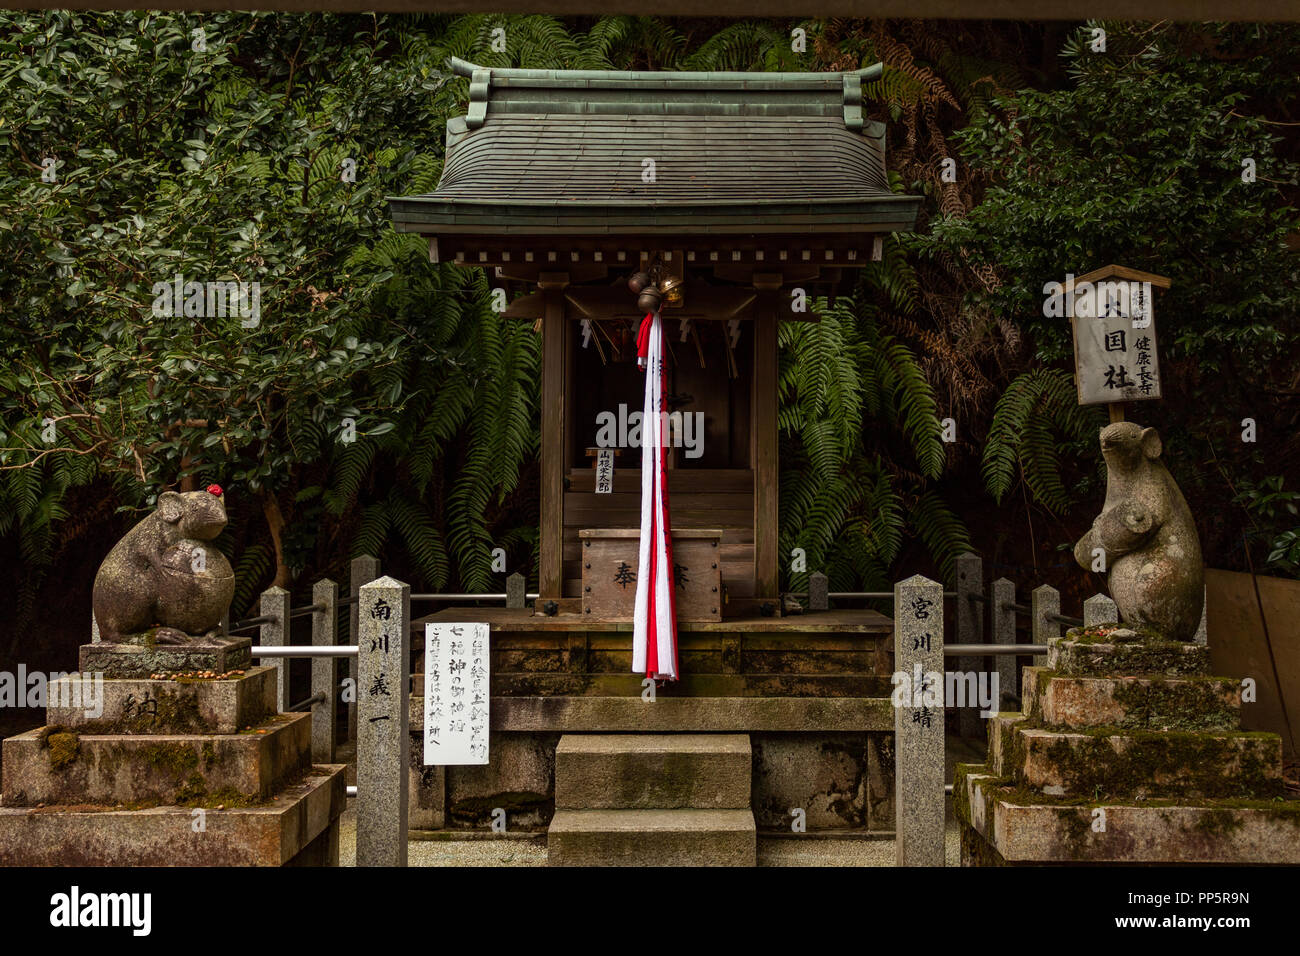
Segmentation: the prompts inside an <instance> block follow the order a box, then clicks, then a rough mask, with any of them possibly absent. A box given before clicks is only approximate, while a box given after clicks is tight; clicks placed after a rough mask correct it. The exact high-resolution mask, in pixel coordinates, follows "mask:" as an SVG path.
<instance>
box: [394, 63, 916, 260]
mask: <svg viewBox="0 0 1300 956" xmlns="http://www.w3.org/2000/svg"><path fill="white" fill-rule="evenodd" d="M452 65H453V69H454V70H455V71H456V72H458V73H461V74H462V75H466V76H469V77H470V80H471V82H470V103H469V112H468V114H467V115H466V116H464V117H456V118H453V119H452V120H450V121H448V123H447V150H446V158H445V162H444V166H443V171H442V178H441V180H440V181H439V183H438V188H437V189H436V190H435V191H434V192H432V193H430V194H428V195H426V196H404V197H398V198H394V199H391V200H390V203H391V207H392V212H393V219H394V222H395V223H396V224H397V227H398V228H399V229H401V230H403V231H416V232H422V233H429V234H432V235H447V236H450V235H457V234H467V233H480V234H481V233H489V232H490V233H509V234H571V235H592V234H601V233H628V232H643V233H654V232H673V233H703V232H709V231H711V230H712V229H714V228H718V227H725V228H727V229H728V231H736V230H737V228H743V229H744V230H745V231H752V232H755V233H778V232H779V233H813V232H819V231H833V232H839V233H842V232H879V231H886V230H894V229H909V228H911V227H912V225H913V224H914V222H915V219H916V213H917V209H918V208H919V205H920V198H919V197H911V196H901V195H896V194H894V193H892V192H890V190H889V187H888V182H887V179H886V175H885V143H884V128H883V126H882V125H881V124H878V123H869V122H864V121H863V118H862V110H861V103H862V91H861V85H862V82H863V81H864V80H871V79H873V78H875V77H878V76H879V75H880V66H879V64H877V65H876V66H874V67H870V68H867V69H865V70H858V71H856V72H853V73H671V72H612V71H611V72H600V71H584V70H517V69H492V70H488V69H485V68H482V67H477V66H475V65H473V64H469V63H464V62H463V61H459V60H454V61H453V64H452ZM650 161H652V162H653V180H652V181H646V179H648V178H649V177H648V175H647V170H648V169H649V164H650ZM750 226H752V229H750V228H748V227H750Z"/></svg>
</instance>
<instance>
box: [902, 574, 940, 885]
mask: <svg viewBox="0 0 1300 956" xmlns="http://www.w3.org/2000/svg"><path fill="white" fill-rule="evenodd" d="M893 680H894V814H895V817H894V819H895V822H894V831H895V843H894V846H895V860H896V862H897V864H898V865H899V866H943V864H944V829H943V827H944V805H945V795H944V791H943V779H944V762H943V755H944V721H943V708H944V703H945V700H944V691H945V686H944V685H945V681H944V657H943V585H941V584H939V583H938V582H936V581H931V580H929V579H928V578H924V577H921V576H920V575H919V574H918V575H915V576H913V577H910V578H908V579H907V580H906V581H900V582H898V583H897V584H895V585H894V677H893Z"/></svg>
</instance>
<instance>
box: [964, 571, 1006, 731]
mask: <svg viewBox="0 0 1300 956" xmlns="http://www.w3.org/2000/svg"><path fill="white" fill-rule="evenodd" d="M954 564H955V568H956V574H957V599H956V603H955V606H954V609H953V614H954V620H953V625H954V628H955V630H954V642H955V643H957V644H983V643H984V604H983V602H981V601H978V600H976V599H975V598H974V597H973V595H979V596H980V597H983V595H984V562H983V560H982V559H981V558H980V556H979V555H977V554H971V553H970V552H969V551H967V552H966V553H965V554H961V555H958V556H957V560H956V562H954ZM987 663H988V661H987V659H986V658H983V657H959V658H957V669H958V670H960V671H964V672H966V673H968V674H969V673H974V674H978V673H980V672H981V671H983V670H984V669H985V667H986V666H987ZM993 708H994V710H998V709H1000V708H999V707H998V703H997V701H994V704H993ZM957 729H958V731H959V732H960V733H961V735H962V736H963V737H983V736H984V735H985V733H986V728H985V726H984V721H983V720H982V719H981V718H980V714H979V708H978V707H962V708H961V709H960V710H958V711H957Z"/></svg>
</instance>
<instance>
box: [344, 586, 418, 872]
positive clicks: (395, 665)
mask: <svg viewBox="0 0 1300 956" xmlns="http://www.w3.org/2000/svg"><path fill="white" fill-rule="evenodd" d="M360 598H361V599H360V601H359V602H358V605H359V607H358V611H359V615H358V620H359V623H360V629H359V631H358V633H357V866H406V839H407V818H406V813H407V809H408V806H409V800H410V794H409V791H408V789H407V780H406V775H407V765H408V764H409V762H410V755H411V732H410V726H411V715H410V710H411V707H410V696H411V657H410V647H411V633H410V631H411V588H410V586H409V585H406V584H403V583H402V582H401V581H397V580H394V579H393V578H391V577H382V578H380V579H379V580H377V581H371V582H370V583H369V584H363V585H362V586H361V589H360Z"/></svg>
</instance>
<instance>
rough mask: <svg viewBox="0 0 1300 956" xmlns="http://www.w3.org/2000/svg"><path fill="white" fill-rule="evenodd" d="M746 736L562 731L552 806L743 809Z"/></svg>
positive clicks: (749, 770) (749, 762) (749, 764)
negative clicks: (575, 732)
mask: <svg viewBox="0 0 1300 956" xmlns="http://www.w3.org/2000/svg"><path fill="white" fill-rule="evenodd" d="M752 775H753V758H752V755H751V752H750V746H749V736H748V735H747V734H565V735H564V736H563V737H561V738H560V742H559V745H558V746H557V747H556V748H555V806H556V809H559V810H569V809H572V810H619V809H624V810H632V809H641V810H654V809H659V810H673V809H701V810H706V809H714V810H721V809H735V810H740V809H745V810H747V809H749V787H750V779H751V777H752Z"/></svg>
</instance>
